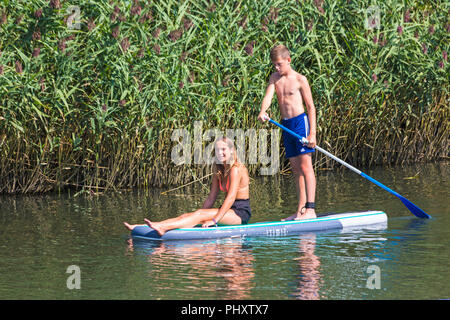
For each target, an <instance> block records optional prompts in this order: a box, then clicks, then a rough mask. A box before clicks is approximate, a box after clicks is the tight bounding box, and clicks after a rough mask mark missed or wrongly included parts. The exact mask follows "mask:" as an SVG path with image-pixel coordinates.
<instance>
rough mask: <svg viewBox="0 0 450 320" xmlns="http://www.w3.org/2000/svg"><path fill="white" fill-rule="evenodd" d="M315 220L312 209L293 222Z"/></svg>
mask: <svg viewBox="0 0 450 320" xmlns="http://www.w3.org/2000/svg"><path fill="white" fill-rule="evenodd" d="M314 218H317V216H316V212H315V211H314V209H306V210H305V212H304V213H303V214H301V215H300V216H299V217H297V218H296V219H295V220H304V219H314Z"/></svg>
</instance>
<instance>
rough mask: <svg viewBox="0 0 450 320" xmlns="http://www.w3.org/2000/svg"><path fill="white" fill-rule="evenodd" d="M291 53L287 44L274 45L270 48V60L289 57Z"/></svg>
mask: <svg viewBox="0 0 450 320" xmlns="http://www.w3.org/2000/svg"><path fill="white" fill-rule="evenodd" d="M290 57H291V54H290V53H289V50H288V48H286V46H284V45H282V44H279V45H276V46H275V47H273V48H272V49H271V50H270V60H272V61H274V60H276V59H278V58H282V59H287V58H290Z"/></svg>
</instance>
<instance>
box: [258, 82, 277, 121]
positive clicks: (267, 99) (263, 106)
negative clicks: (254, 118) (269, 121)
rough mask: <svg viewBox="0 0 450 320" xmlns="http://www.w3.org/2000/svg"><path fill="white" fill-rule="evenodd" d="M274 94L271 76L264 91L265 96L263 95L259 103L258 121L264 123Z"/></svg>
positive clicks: (273, 83)
mask: <svg viewBox="0 0 450 320" xmlns="http://www.w3.org/2000/svg"><path fill="white" fill-rule="evenodd" d="M274 93H275V82H274V81H273V75H272V76H270V80H269V85H268V86H267V89H266V94H265V95H264V99H263V101H262V103H261V111H260V112H259V115H258V120H260V121H262V122H264V121H266V116H267V113H266V111H267V109H269V107H270V104H271V103H272V98H273V94H274Z"/></svg>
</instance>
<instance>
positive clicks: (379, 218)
mask: <svg viewBox="0 0 450 320" xmlns="http://www.w3.org/2000/svg"><path fill="white" fill-rule="evenodd" d="M386 222H387V215H386V213H384V212H383V211H364V212H349V213H330V214H324V215H319V216H318V217H317V218H315V219H307V220H294V221H272V222H257V223H249V224H245V225H233V226H218V227H210V228H202V227H194V228H181V229H173V230H169V231H167V232H166V233H165V234H164V235H163V236H160V235H159V234H158V232H156V231H155V230H153V229H152V228H150V227H149V226H137V227H135V228H134V229H133V231H132V232H131V237H132V238H133V239H144V240H198V239H214V238H232V237H251V236H269V237H277V236H289V235H293V234H299V233H304V232H319V231H325V230H332V229H344V228H348V227H363V226H367V225H373V224H381V223H386Z"/></svg>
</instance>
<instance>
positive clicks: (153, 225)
mask: <svg viewBox="0 0 450 320" xmlns="http://www.w3.org/2000/svg"><path fill="white" fill-rule="evenodd" d="M144 221H145V223H146V224H147V225H148V226H149V227H150V228H152V229H153V230H156V232H158V233H159V235H160V236H163V234H164V233H166V230H164V228H163V227H162V226H161V225H160V224H159V223H158V222H151V221H150V220H148V219H144Z"/></svg>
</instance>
